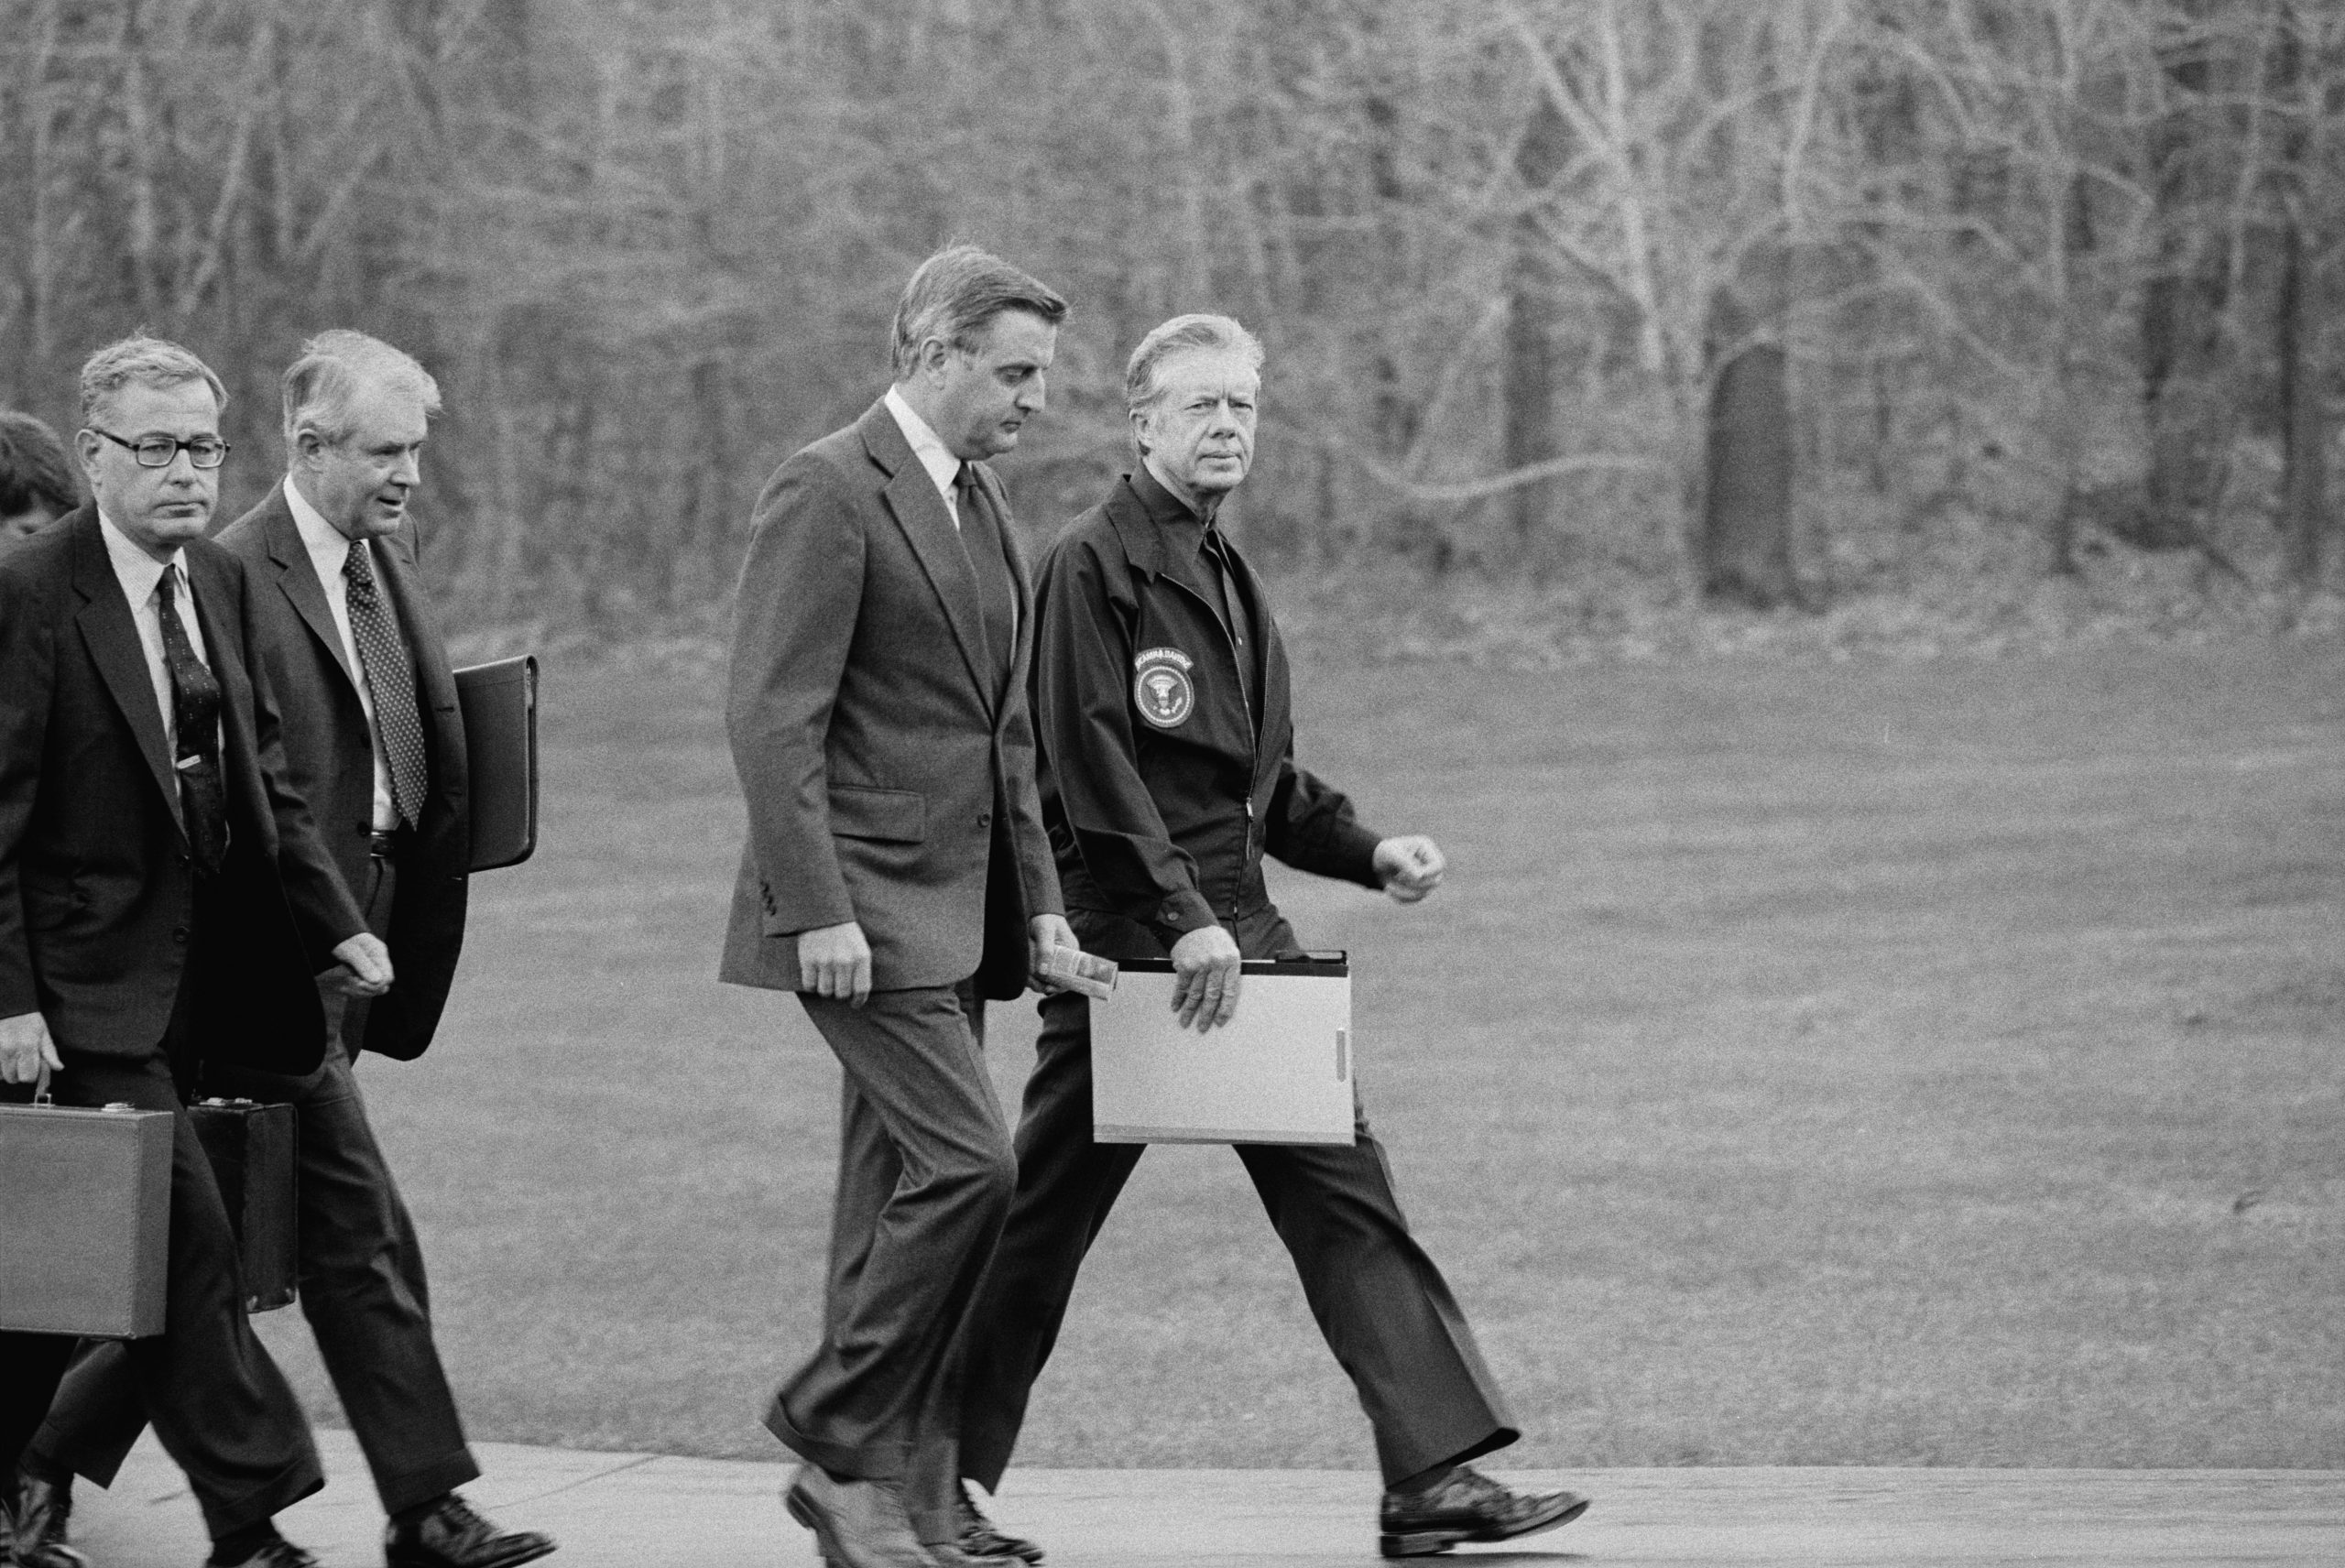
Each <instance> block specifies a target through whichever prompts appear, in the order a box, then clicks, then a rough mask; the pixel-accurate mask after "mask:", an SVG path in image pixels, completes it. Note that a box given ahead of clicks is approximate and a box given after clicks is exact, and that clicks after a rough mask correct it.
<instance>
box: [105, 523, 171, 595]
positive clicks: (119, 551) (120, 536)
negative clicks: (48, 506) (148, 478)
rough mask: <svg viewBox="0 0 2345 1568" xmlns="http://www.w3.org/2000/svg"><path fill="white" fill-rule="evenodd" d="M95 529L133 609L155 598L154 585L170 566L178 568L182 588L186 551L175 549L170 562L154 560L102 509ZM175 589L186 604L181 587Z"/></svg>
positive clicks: (116, 577) (161, 578)
mask: <svg viewBox="0 0 2345 1568" xmlns="http://www.w3.org/2000/svg"><path fill="white" fill-rule="evenodd" d="M98 532H99V534H100V535H101V536H102V537H103V538H104V539H105V541H106V559H107V560H108V561H112V562H113V563H114V574H115V581H117V582H119V583H121V584H122V591H123V593H124V594H125V595H126V596H127V597H128V598H129V600H130V607H131V608H132V609H134V610H135V609H137V608H139V607H141V606H143V605H144V604H146V603H147V600H148V599H150V598H152V597H154V593H155V584H156V583H160V582H161V581H162V580H163V573H164V572H168V571H169V570H171V569H172V568H173V567H177V568H178V569H179V579H180V584H181V588H182V589H183V588H184V586H185V584H186V583H187V566H186V559H185V558H186V554H187V552H186V551H185V550H173V551H171V558H170V559H169V561H157V560H156V559H155V558H154V557H153V556H151V555H149V554H147V552H146V551H145V550H141V549H140V548H139V547H138V545H137V543H136V541H135V540H134V539H131V537H130V536H129V535H128V534H126V533H124V532H123V531H122V529H121V528H117V527H115V520H114V519H113V518H112V517H107V516H106V515H105V512H104V509H103V508H102V509H100V511H99V513H98ZM174 592H175V593H179V594H180V603H181V604H185V603H186V595H185V593H183V592H180V590H174Z"/></svg>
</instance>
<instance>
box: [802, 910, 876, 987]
mask: <svg viewBox="0 0 2345 1568" xmlns="http://www.w3.org/2000/svg"><path fill="white" fill-rule="evenodd" d="M798 988H799V989H800V990H802V991H812V992H813V993H814V995H816V996H833V997H836V998H837V999H838V1000H840V1001H843V1002H845V1003H846V1004H847V1005H848V1006H849V1007H861V1006H863V1004H864V1000H865V998H867V997H868V996H870V995H871V944H870V943H869V942H866V941H865V940H864V937H863V927H862V926H861V925H859V924H857V923H856V921H854V920H842V921H841V922H839V923H838V924H837V925H834V926H816V927H815V928H814V929H813V931H800V932H799V933H798Z"/></svg>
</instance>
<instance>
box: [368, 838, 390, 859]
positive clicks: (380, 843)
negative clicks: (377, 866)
mask: <svg viewBox="0 0 2345 1568" xmlns="http://www.w3.org/2000/svg"><path fill="white" fill-rule="evenodd" d="M397 842H398V839H397V836H396V835H394V834H391V833H368V834H367V835H366V853H367V854H368V855H373V856H374V857H375V858H376V859H377V860H388V859H390V858H391V855H392V854H393V846H394V845H395V844H397Z"/></svg>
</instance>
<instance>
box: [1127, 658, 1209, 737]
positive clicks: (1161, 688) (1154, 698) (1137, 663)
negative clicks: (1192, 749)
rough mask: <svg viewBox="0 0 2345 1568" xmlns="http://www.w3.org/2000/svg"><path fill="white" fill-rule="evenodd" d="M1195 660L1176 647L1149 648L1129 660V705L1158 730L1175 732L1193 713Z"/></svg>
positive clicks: (1194, 704)
mask: <svg viewBox="0 0 2345 1568" xmlns="http://www.w3.org/2000/svg"><path fill="white" fill-rule="evenodd" d="M1195 662H1196V661H1195V660H1194V659H1191V658H1190V657H1189V656H1188V655H1187V654H1185V653H1183V652H1182V651H1181V650H1180V649H1179V648H1148V649H1145V650H1144V651H1142V652H1141V653H1140V656H1139V657H1138V658H1136V659H1133V660H1132V705H1133V706H1134V707H1137V708H1138V709H1139V710H1140V717H1141V718H1143V719H1146V720H1147V721H1148V722H1149V723H1150V724H1154V725H1155V726H1156V727H1157V728H1158V729H1161V730H1172V729H1178V728H1180V727H1181V725H1183V724H1185V723H1187V722H1188V718H1189V715H1190V714H1191V713H1194V712H1196V708H1197V689H1196V687H1195V685H1194V684H1193V683H1192V682H1191V681H1190V680H1189V670H1190V667H1191V666H1192V665H1194V663H1195Z"/></svg>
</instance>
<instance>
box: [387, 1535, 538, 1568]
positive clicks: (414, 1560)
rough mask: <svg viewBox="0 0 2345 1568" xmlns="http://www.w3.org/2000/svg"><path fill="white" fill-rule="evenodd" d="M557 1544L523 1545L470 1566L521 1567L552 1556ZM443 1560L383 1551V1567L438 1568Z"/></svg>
mask: <svg viewBox="0 0 2345 1568" xmlns="http://www.w3.org/2000/svg"><path fill="white" fill-rule="evenodd" d="M557 1544H558V1543H557V1542H554V1541H547V1542H546V1543H545V1544H544V1545H543V1546H531V1547H525V1548H523V1549H522V1550H521V1551H519V1552H508V1553H507V1555H505V1556H503V1557H490V1558H485V1559H484V1560H483V1561H481V1562H479V1563H474V1564H473V1565H472V1568H521V1564H522V1563H535V1562H536V1561H537V1560H538V1559H539V1558H540V1557H551V1556H552V1555H553V1552H554V1550H555V1547H556V1546H557ZM445 1561H446V1559H445V1558H439V1557H411V1556H409V1555H407V1554H405V1553H401V1554H400V1555H398V1556H396V1557H394V1556H393V1555H391V1554H390V1553H389V1552H385V1553H383V1568H439V1565H440V1564H441V1563H444V1562H445Z"/></svg>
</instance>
